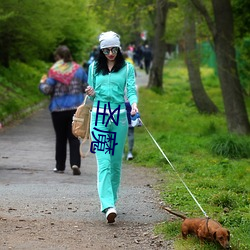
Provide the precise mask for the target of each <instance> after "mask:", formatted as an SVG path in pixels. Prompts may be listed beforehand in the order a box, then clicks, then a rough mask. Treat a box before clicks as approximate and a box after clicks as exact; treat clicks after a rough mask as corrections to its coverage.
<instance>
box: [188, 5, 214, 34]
mask: <svg viewBox="0 0 250 250" xmlns="http://www.w3.org/2000/svg"><path fill="white" fill-rule="evenodd" d="M190 1H191V2H192V4H193V5H194V7H195V8H196V9H197V10H198V11H199V12H200V13H201V15H202V16H203V17H204V18H205V20H206V23H207V26H208V28H209V30H210V31H211V33H212V35H213V37H215V35H216V27H215V24H214V22H213V20H212V18H211V17H210V15H209V13H208V11H207V9H206V7H205V5H204V4H203V3H202V2H201V1H200V0H190Z"/></svg>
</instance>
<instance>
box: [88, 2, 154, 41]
mask: <svg viewBox="0 0 250 250" xmlns="http://www.w3.org/2000/svg"><path fill="white" fill-rule="evenodd" d="M92 6H93V8H94V11H95V12H96V13H97V18H98V23H101V24H102V25H103V29H104V30H103V31H105V30H113V31H115V32H117V33H118V34H120V35H121V36H122V42H123V45H126V44H128V43H130V42H131V41H133V42H136V43H140V42H141V39H140V33H141V32H142V31H144V30H147V31H148V35H149V39H150V37H152V36H153V20H154V18H153V17H154V12H155V1H154V0H141V1H133V0H110V1H106V0H94V1H93V2H92Z"/></svg>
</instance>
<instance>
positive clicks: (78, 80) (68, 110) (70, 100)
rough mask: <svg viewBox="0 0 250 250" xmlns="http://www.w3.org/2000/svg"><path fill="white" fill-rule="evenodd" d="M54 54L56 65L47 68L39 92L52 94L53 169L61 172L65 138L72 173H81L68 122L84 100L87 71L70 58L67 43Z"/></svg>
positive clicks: (64, 164)
mask: <svg viewBox="0 0 250 250" xmlns="http://www.w3.org/2000/svg"><path fill="white" fill-rule="evenodd" d="M54 56H55V60H56V62H55V64H54V65H53V66H52V67H51V68H50V70H49V72H48V77H47V76H44V77H43V78H42V79H41V82H40V85H39V89H40V90H41V92H42V93H44V94H45V95H50V96H51V100H50V105H49V110H50V112H51V117H52V122H53V126H54V130H55V134H56V152H55V160H56V166H55V168H54V172H55V173H64V170H65V168H66V156H67V141H68V142H69V157H70V166H71V168H72V170H73V175H80V174H81V171H80V166H81V157H80V152H79V146H80V142H79V140H78V138H76V137H75V136H74V135H73V134H72V131H71V125H72V117H73V115H74V113H75V111H76V109H77V107H78V106H79V105H80V104H82V102H83V100H84V90H85V89H84V86H85V87H86V85H85V84H86V83H87V74H86V72H85V71H84V70H83V68H82V67H81V66H80V65H79V64H77V63H76V62H74V61H73V59H72V56H71V53H70V50H69V49H68V47H67V46H59V47H58V48H57V49H56V51H55V55H54Z"/></svg>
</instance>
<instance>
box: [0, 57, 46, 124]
mask: <svg viewBox="0 0 250 250" xmlns="http://www.w3.org/2000/svg"><path fill="white" fill-rule="evenodd" d="M47 70H48V66H47V65H46V64H45V63H43V62H38V61H36V62H33V63H32V64H30V65H27V64H24V63H20V62H12V63H11V65H10V68H9V69H6V68H3V67H1V68H0V122H1V123H4V124H6V123H7V122H8V121H9V119H8V118H9V117H10V116H12V117H13V119H17V118H20V116H22V115H23V113H22V111H24V110H32V108H34V106H35V105H36V104H39V103H40V102H41V101H42V100H45V98H46V97H44V95H42V94H41V93H40V92H39V90H38V83H39V81H40V79H41V76H42V74H44V73H45V72H47Z"/></svg>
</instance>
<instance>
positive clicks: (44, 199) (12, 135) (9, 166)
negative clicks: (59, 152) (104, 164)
mask: <svg viewBox="0 0 250 250" xmlns="http://www.w3.org/2000/svg"><path fill="white" fill-rule="evenodd" d="M140 74H141V75H140ZM140 74H138V78H137V79H138V85H140V86H142V85H143V82H145V80H147V76H146V75H145V74H143V73H140ZM144 84H145V83H144ZM54 144H55V138H54V131H53V128H52V123H51V118H50V114H49V111H48V109H47V107H45V108H42V109H40V110H38V111H37V112H36V113H35V114H33V115H32V116H30V117H28V118H26V119H24V120H22V121H21V122H20V123H17V124H15V125H14V126H12V127H9V128H4V129H1V130H0V230H1V231H3V232H5V233H2V232H1V235H0V249H31V248H29V244H31V245H32V244H33V245H34V246H35V247H34V246H33V247H32V249H74V250H75V249H85V248H88V249H99V247H102V248H103V249H117V247H119V246H122V247H121V249H137V247H138V242H135V241H134V239H133V238H131V236H130V237H127V238H125V237H126V235H128V234H129V235H130V234H131V233H133V234H135V233H136V232H137V231H138V230H139V231H143V232H144V231H145V230H146V231H150V232H151V233H152V228H153V225H154V224H155V223H157V222H161V221H164V220H166V218H167V217H166V216H167V215H166V213H165V212H163V211H162V210H161V209H160V208H159V200H158V197H157V196H158V195H157V193H156V191H155V190H154V189H152V188H151V186H154V185H155V184H156V183H157V181H158V180H157V178H158V175H157V173H156V170H149V169H146V168H138V167H137V168H136V167H132V166H129V165H126V164H124V167H123V179H122V185H121V190H120V199H119V202H118V204H117V209H118V218H117V222H116V224H117V225H118V226H117V228H116V229H115V232H119V230H120V232H122V233H124V238H119V237H115V238H114V237H113V238H112V239H111V241H112V242H109V243H110V244H111V243H112V244H111V245H112V246H113V247H111V245H110V246H109V244H108V245H105V244H107V242H105V241H104V239H103V238H102V236H103V237H108V236H107V235H105V233H104V234H103V235H102V236H101V235H99V236H98V239H96V240H93V239H92V238H91V237H92V235H93V234H96V233H97V232H99V230H101V231H103V232H106V230H108V231H107V232H110V230H112V228H111V229H110V228H108V229H107V225H106V221H105V218H104V215H103V214H101V213H100V207H99V199H98V195H97V189H96V161H95V158H94V155H93V154H90V155H89V156H88V157H87V158H85V159H83V160H82V166H81V171H82V175H81V176H73V175H72V171H71V169H70V167H69V163H68V164H67V168H66V171H65V173H64V174H56V173H53V171H52V169H53V168H54V166H55V161H54V147H55V145H54ZM20 218H21V219H22V220H20ZM15 219H17V221H16V223H21V222H20V221H28V222H29V223H28V225H29V226H26V227H25V228H26V229H24V228H23V226H21V227H17V226H16V225H15V224H13V223H14V222H13V220H15ZM34 221H35V222H36V223H38V222H40V224H41V223H43V222H44V221H50V224H49V226H48V224H47V226H48V228H47V230H52V229H51V228H50V227H51V225H54V224H56V223H57V224H58V223H59V225H60V223H62V225H63V223H66V222H67V223H73V222H74V223H85V224H84V228H85V229H84V230H82V232H81V234H82V235H81V240H82V241H81V240H79V239H78V238H77V239H78V241H79V242H78V243H79V246H78V245H77V246H74V247H73V246H72V244H73V243H72V237H70V239H67V242H65V243H64V244H65V245H64V247H62V246H61V247H58V248H55V245H53V244H54V243H53V242H54V238H53V237H52V235H51V233H49V231H47V234H49V235H47V234H46V231H44V230H45V229H44V225H43V227H41V226H40V227H39V226H38V225H33V224H34V223H35V222H34ZM8 222H11V223H8ZM52 222H53V223H52ZM86 223H87V224H86ZM88 223H91V224H88ZM93 223H94V224H93ZM18 225H19V224H18ZM30 225H33V226H34V228H36V229H37V230H36V232H37V231H39V232H43V235H47V237H48V239H49V240H48V241H46V237H45V236H43V238H45V240H43V241H42V242H41V240H39V239H40V238H41V237H40V238H39V237H38V236H37V237H35V238H34V237H31V236H27V235H26V233H25V232H27V230H28V229H27V228H29V227H30V228H31V229H30V230H32V228H33V226H30ZM93 225H94V226H93ZM119 225H120V226H119ZM132 225H134V226H135V227H136V228H137V229H135V227H133V228H134V229H133V230H127V229H128V228H131V226H132ZM145 225H146V226H145ZM138 226H139V228H143V230H142V229H138ZM12 227H13V228H12ZM3 228H4V230H3ZM136 230H137V231H136ZM83 231H84V232H85V234H87V233H88V236H86V235H85V234H84V233H83ZM128 231H130V232H128ZM146 231H145V232H146ZM78 232H79V231H78ZM143 232H141V234H140V236H138V237H141V238H140V241H141V242H142V239H143V240H144V241H145V242H146V243H145V248H143V247H144V245H141V246H140V248H142V249H154V245H151V246H150V242H152V239H151V241H150V242H147V240H145V237H146V238H147V237H149V235H148V236H146V235H143V234H144V233H143ZM12 233H13V235H12ZM33 233H34V235H36V233H35V232H33ZM112 233H113V232H112ZM65 234H66V233H65ZM89 234H90V235H89ZM17 235H18V237H17ZM28 235H30V234H28ZM49 237H51V238H49ZM63 237H64V236H63ZM63 237H61V238H63ZM87 237H88V238H87ZM152 237H153V236H152ZM116 238H118V239H116ZM87 239H88V240H87ZM91 239H92V241H91V244H90V240H91ZM119 240H121V242H119ZM149 240H150V237H149ZM62 241H63V240H62ZM130 241H131V242H130ZM32 242H33V243H32ZM73 242H75V241H73ZM122 242H123V243H124V244H123V243H122ZM155 242H156V240H155ZM45 243H46V244H45ZM44 244H45V245H44ZM58 244H59V243H58ZM61 244H62V243H61ZM67 244H68V245H67ZM84 244H85V247H83V245H84ZM141 244H142V243H141ZM58 246H60V244H59V245H58ZM70 246H72V248H71V247H70ZM105 246H107V248H105ZM125 246H126V248H125ZM147 246H148V248H147ZM123 247H124V248H123ZM157 249H160V248H158V247H157Z"/></svg>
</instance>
